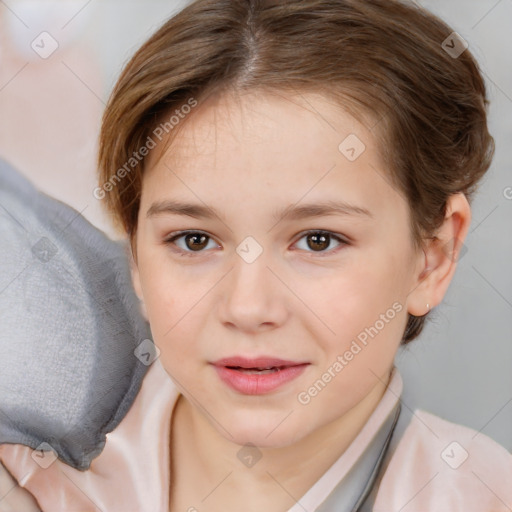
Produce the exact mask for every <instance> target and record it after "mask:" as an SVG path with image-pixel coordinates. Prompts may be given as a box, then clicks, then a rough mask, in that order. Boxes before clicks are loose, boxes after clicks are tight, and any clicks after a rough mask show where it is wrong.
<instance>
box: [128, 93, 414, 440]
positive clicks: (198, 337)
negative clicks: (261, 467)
mask: <svg viewBox="0 0 512 512" xmlns="http://www.w3.org/2000/svg"><path fill="white" fill-rule="evenodd" d="M191 116H193V117H191V118H190V119H188V120H186V122H185V124H184V125H183V126H181V127H180V131H179V133H178V134H177V136H176V138H175V140H174V141H173V143H172V144H171V146H170V148H169V149H168V150H167V151H166V152H165V153H164V154H163V156H162V158H161V159H159V160H158V159H157V158H156V156H157V152H158V151H159V149H158V148H157V149H155V150H153V152H154V153H153V154H150V157H149V161H148V166H147V169H146V173H145V176H144V183H143V190H142V197H141V204H140V211H139V217H138V233H137V240H136V247H137V265H136V266H135V267H134V270H133V277H134V285H135V288H136V290H137V293H138V294H139V296H140V297H141V298H143V300H144V303H145V308H146V311H147V316H148V320H149V322H150V325H151V331H152V334H153V337H154V341H155V344H156V345H157V346H158V348H159V349H160V351H161V353H160V359H161V363H162V365H163V366H164V368H165V369H166V370H167V372H168V373H169V375H170V376H171V378H172V379H173V380H174V382H175V383H176V385H177V386H178V388H179V390H180V391H181V393H183V395H184V396H185V397H186V399H188V401H189V402H190V404H192V406H193V407H192V410H193V411H194V414H196V415H202V416H203V417H204V418H206V420H207V421H208V422H209V423H210V424H211V425H212V426H213V427H214V428H215V429H217V431H218V432H219V433H220V434H221V435H222V436H224V437H225V438H226V439H229V440H230V441H233V442H235V443H238V444H245V443H247V442H251V443H254V444H255V445H257V446H262V447H278V446H285V445H288V444H291V443H293V442H294V441H298V440H300V439H302V438H304V437H305V436H306V435H308V434H310V433H312V432H314V431H315V430H316V429H318V428H320V427H322V426H325V425H327V424H328V423H330V422H331V421H333V420H336V419H338V418H340V417H342V416H343V415H344V414H345V413H346V412H347V411H349V410H350V409H352V408H353V407H354V406H355V405H356V404H358V403H359V402H361V401H362V400H363V399H364V398H365V397H366V396H367V395H369V393H370V392H371V390H372V389H374V388H375V387H376V386H377V385H378V384H379V382H381V383H382V382H383V381H385V382H387V379H388V375H389V371H390V369H391V367H392V364H393V359H394V355H395V352H396V350H397V348H398V346H399V343H400V340H401V336H402V333H403V331H404V329H405V325H406V321H407V309H408V294H409V292H411V290H412V289H413V288H414V284H415V282H416V283H417V276H418V274H419V273H420V270H421V269H422V268H423V265H424V255H423V253H422V252H421V251H420V253H421V254H418V252H417V251H415V250H414V249H413V245H412V239H411V235H410V229H409V211H408V206H407V203H406V200H405V199H404V198H403V197H402V196H401V195H400V194H399V193H398V192H397V191H396V190H395V189H394V188H392V187H391V186H390V184H389V179H388V178H387V174H386V169H383V168H382V165H381V163H380V161H379V157H378V153H377V148H376V141H375V139H374V136H373V135H372V133H371V131H369V129H367V128H365V127H363V126H362V125H361V124H359V123H358V122H357V121H356V120H355V119H354V118H353V117H351V116H349V115H348V114H346V113H344V112H343V111H340V109H337V108H336V107H335V106H334V105H333V104H332V103H330V102H329V101H328V100H327V99H326V98H324V97H322V96H319V95H313V94H304V95H297V96H296V97H293V98H291V97H288V98H283V97H280V96H277V95H276V96H274V95H272V96H271V95H253V94H250V95H249V94H246V95H245V96H242V97H241V98H239V99H238V100H236V99H234V98H233V97H232V96H228V95H225V96H223V97H217V98H216V99H214V98H213V97H212V98H210V100H208V102H207V103H205V104H202V105H201V109H199V107H198V108H197V110H196V111H194V112H193V113H192V114H191ZM238 357H241V358H246V359H247V360H249V361H241V360H236V359H235V360H232V361H227V362H226V361H224V362H222V361H221V360H222V359H225V358H238ZM255 358H270V359H279V360H284V361H286V363H283V362H282V361H281V362H279V361H271V360H267V361H264V360H260V361H250V360H252V359H255ZM216 365H217V366H216ZM282 365H284V366H287V368H285V369H281V370H279V371H277V370H276V369H275V368H273V369H271V370H268V371H264V372H262V371H261V370H254V369H253V370H252V371H247V370H245V371H243V370H240V369H239V370H236V369H228V368H226V366H247V367H251V366H252V367H259V368H268V367H272V366H282Z"/></svg>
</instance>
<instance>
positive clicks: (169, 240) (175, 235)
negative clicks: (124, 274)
mask: <svg viewBox="0 0 512 512" xmlns="http://www.w3.org/2000/svg"><path fill="white" fill-rule="evenodd" d="M190 234H195V235H204V236H206V237H207V238H208V239H209V240H213V238H212V237H211V236H209V235H208V234H207V233H205V232H203V231H178V232H176V233H172V234H171V235H170V236H169V237H167V238H166V239H165V240H164V244H165V245H176V244H175V243H174V241H175V240H178V239H179V238H183V237H185V236H186V235H190ZM312 234H315V235H327V236H329V238H331V239H334V240H336V241H337V242H339V243H340V244H341V245H340V246H339V247H337V248H335V249H331V250H326V251H306V252H309V253H312V254H315V255H317V256H320V257H324V256H326V255H331V254H333V253H337V252H338V251H340V250H341V249H342V248H343V247H344V246H346V245H350V243H349V242H348V241H347V240H346V239H344V238H342V237H340V236H338V235H336V234H335V233H333V232H331V231H325V230H322V229H316V230H314V229H313V230H309V231H304V232H303V233H301V234H300V235H301V236H300V237H299V238H298V239H297V241H296V242H295V243H297V242H298V241H299V240H301V239H302V238H304V237H306V236H308V235H312ZM173 251H175V252H177V253H179V255H180V256H184V257H195V256H196V255H199V254H201V253H203V252H205V251H204V250H201V251H185V250H183V249H180V248H178V249H173Z"/></svg>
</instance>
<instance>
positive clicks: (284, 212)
mask: <svg viewBox="0 0 512 512" xmlns="http://www.w3.org/2000/svg"><path fill="white" fill-rule="evenodd" d="M157 215H183V216H187V217H193V218H196V219H213V218H217V219H219V220H220V221H222V222H223V220H222V218H221V215H220V214H219V213H218V212H217V211H216V210H215V209H214V208H211V207H209V206H206V205H202V204H193V203H185V202H181V201H176V200H170V199H167V200H164V201H156V202H154V203H153V204H152V205H151V207H150V208H149V209H148V211H147V213H146V217H147V218H150V217H154V216H157ZM326 215H357V216H366V217H371V218H373V217H374V216H373V214H372V212H370V211H369V210H368V209H366V208H363V207H361V206H356V205H353V204H350V203H346V202H344V201H322V202H317V203H310V204H303V205H293V204H292V205H289V206H287V207H285V208H282V209H278V210H275V211H274V214H273V216H272V218H273V219H274V220H275V221H278V222H280V221H282V220H302V219H307V218H312V217H322V216H326Z"/></svg>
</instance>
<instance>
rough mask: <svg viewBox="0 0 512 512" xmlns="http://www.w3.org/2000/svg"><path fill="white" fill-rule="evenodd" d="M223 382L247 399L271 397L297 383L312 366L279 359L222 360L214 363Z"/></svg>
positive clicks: (241, 358)
mask: <svg viewBox="0 0 512 512" xmlns="http://www.w3.org/2000/svg"><path fill="white" fill-rule="evenodd" d="M212 364H213V366H214V367H215V370H217V374H218V376H219V377H220V379H221V380H222V381H223V382H224V383H225V384H227V385H228V386H229V387H230V388H231V389H233V390H235V391H237V392H238V393H242V394H244V395H262V394H266V393H270V392H272V391H274V390H277V389H278V388H280V387H282V386H284V385H285V384H286V383H288V382H290V381H292V380H294V379H295V378H297V377H298V376H299V375H301V374H302V372H303V371H304V370H305V369H306V366H308V365H309V363H308V362H301V361H289V360H285V359H278V358H275V357H257V358H252V359H250V358H246V357H242V356H235V357H228V358H224V359H219V360H218V361H215V362H214V363H212Z"/></svg>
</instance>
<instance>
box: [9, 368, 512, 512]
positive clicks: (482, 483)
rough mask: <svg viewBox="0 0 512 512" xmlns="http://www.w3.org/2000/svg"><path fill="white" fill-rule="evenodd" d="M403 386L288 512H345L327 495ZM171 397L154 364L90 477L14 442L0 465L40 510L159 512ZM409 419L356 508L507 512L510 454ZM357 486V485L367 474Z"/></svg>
mask: <svg viewBox="0 0 512 512" xmlns="http://www.w3.org/2000/svg"><path fill="white" fill-rule="evenodd" d="M402 386H403V384H402V379H401V377H400V374H399V373H398V370H397V369H396V368H394V370H393V373H392V376H391V380H390V382H389V384H388V387H387V389H386V391H385V393H384V395H383V397H382V399H381V401H380V402H379V404H378V405H377V407H376V409H375V410H374V412H373V413H372V415H371V416H370V418H369V419H368V421H367V423H366V424H365V425H364V427H363V429H362V430H361V432H360V433H359V434H358V436H357V437H356V438H355V439H354V441H353V442H352V443H351V444H350V446H349V447H348V448H347V450H346V451H345V452H344V453H343V454H342V455H341V457H340V458H339V459H338V460H337V461H336V462H335V463H334V464H333V465H332V466H331V467H330V468H329V469H328V470H327V471H326V472H325V473H324V475H323V476H322V477H321V478H320V479H319V480H318V481H317V482H316V483H315V484H314V485H313V486H312V487H311V488H310V489H309V490H308V491H307V492H306V494H304V495H303V496H302V497H301V498H300V499H299V502H298V503H297V504H295V505H294V506H292V507H291V508H290V509H289V511H288V512H299V511H300V512H303V511H304V510H307V511H314V510H319V511H320V510H321V511H324V510H325V511H328V510H336V511H339V510H346V508H332V507H331V505H330V504H331V503H333V504H339V503H341V502H339V501H333V500H335V499H336V496H335V491H338V492H339V491H340V490H341V491H343V485H346V486H347V487H346V490H347V493H343V492H339V496H342V495H343V494H349V493H350V490H353V488H354V486H355V484H354V483H353V482H355V481H356V480H354V478H355V477H354V471H353V470H354V468H356V466H357V469H360V468H359V466H361V461H362V460H363V459H364V457H363V456H366V455H365V454H367V453H368V452H369V450H368V447H369V446H370V445H372V446H373V448H372V449H373V451H374V453H377V451H378V450H380V445H382V442H381V441H379V442H378V443H377V437H378V436H380V438H381V439H384V437H385V436H384V437H383V434H385V435H387V430H389V426H390V425H391V423H392V422H391V420H392V419H393V418H392V416H394V415H395V414H394V411H397V410H398V406H399V399H400V396H401V393H402ZM178 396H179V392H178V391H177V389H176V387H175V386H174V383H173V382H172V380H171V379H170V377H169V376H168V374H167V372H166V371H165V370H164V368H163V367H162V366H161V364H160V361H159V360H158V359H157V360H155V362H154V363H153V364H152V365H151V367H150V368H149V370H148V372H147V374H146V376H145V377H144V381H143V383H142V387H141V389H140V391H139V393H138V395H137V397H136V399H135V401H134V402H133V405H132V407H131V408H130V410H129V411H128V413H127V415H126V416H125V417H124V418H123V420H122V421H121V423H120V424H119V425H118V426H117V428H116V429H115V430H114V431H112V432H111V433H109V434H108V435H107V441H106V444H105V447H104V449H103V451H102V452H101V454H100V455H99V456H98V457H97V458H96V459H94V460H93V462H92V464H91V466H90V468H89V469H88V470H86V471H83V472H82V471H79V470H76V469H74V468H72V467H70V466H68V465H67V464H65V463H63V462H61V461H60V460H58V459H57V460H54V461H52V459H49V460H46V461H45V460H41V458H38V455H37V454H38V452H34V450H32V449H31V448H30V447H27V446H24V445H14V444H2V445H0V462H2V464H3V465H4V466H5V467H6V468H7V469H8V470H9V472H10V473H11V474H12V475H13V477H14V478H15V479H16V480H17V482H18V484H19V485H20V486H21V487H22V488H24V489H26V490H27V491H28V492H30V493H31V494H32V495H33V496H34V497H35V499H36V500H37V501H38V503H39V505H40V507H41V509H42V510H43V512H99V511H101V512H167V511H168V510H169V484H170V459H169V457H170V452H169V441H170V425H171V417H172V412H173V409H174V406H175V404H176V401H177V398H178ZM401 416H402V417H404V416H403V412H402V413H401ZM407 421H408V423H407V425H406V427H405V429H404V431H403V432H398V429H397V430H396V431H395V434H394V437H393V441H394V442H393V443H391V444H390V445H389V449H388V450H387V452H386V454H385V456H384V458H383V459H382V466H381V467H380V470H379V471H378V474H377V477H376V480H375V485H374V487H373V491H372V494H371V495H370V496H371V498H369V499H368V500H367V501H366V502H365V505H363V507H362V508H358V510H361V511H362V510H365V511H366V510H368V511H370V510H373V511H374V512H398V511H400V512H445V511H446V512H457V511H460V512H491V511H492V512H498V511H500V512H505V511H508V512H511V511H512V455H511V454H510V453H509V452H508V451H507V450H506V449H505V448H503V447H502V446H500V445H499V444H498V443H496V442H495V441H493V440H492V439H491V438H489V437H487V436H485V435H483V434H480V433H477V432H476V431H475V430H472V429H470V428H467V427H464V426H461V425H457V424H454V423H451V422H448V421H446V420H443V419H441V418H439V417H437V416H434V415H432V414H429V413H427V412H424V411H421V410H416V411H415V412H414V414H413V415H412V417H411V418H410V420H409V419H408V420H407ZM385 425H387V426H386V429H387V430H386V431H385V430H383V426H385ZM377 449H378V450H377ZM376 450H377V451H376ZM48 453H49V455H45V458H46V457H49V456H50V455H51V454H50V452H48ZM43 459H44V458H43ZM48 462H51V464H50V465H49V466H48V467H46V468H45V467H44V466H45V465H47V464H46V463H48ZM367 467H368V466H367ZM370 469H371V467H370ZM365 471H367V470H365ZM360 473H361V472H360ZM363 473H364V471H363ZM356 478H358V479H359V480H358V482H359V483H358V484H357V485H361V484H364V483H365V482H366V481H367V480H368V475H365V474H360V475H359V476H357V477H356ZM0 483H1V482H0ZM0 488H1V486H0ZM1 498H2V496H1V495H0V504H1ZM327 503H329V505H327ZM322 504H324V505H323V506H322ZM0 510H1V508H0Z"/></svg>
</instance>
